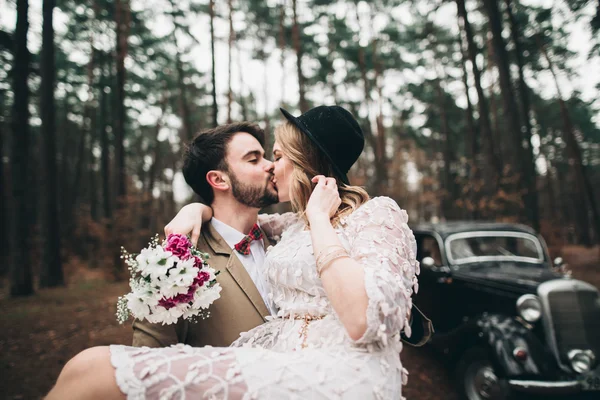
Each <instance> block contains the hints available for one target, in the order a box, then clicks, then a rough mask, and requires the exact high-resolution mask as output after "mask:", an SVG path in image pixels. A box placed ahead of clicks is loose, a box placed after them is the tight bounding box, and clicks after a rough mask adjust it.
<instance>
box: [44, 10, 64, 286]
mask: <svg viewBox="0 0 600 400" xmlns="http://www.w3.org/2000/svg"><path fill="white" fill-rule="evenodd" d="M54 7H55V0H44V3H43V6H42V9H43V11H42V13H43V18H44V19H43V23H42V24H43V28H42V63H41V75H42V82H41V89H40V96H41V104H40V110H41V116H42V141H43V147H44V149H43V153H44V174H43V175H44V177H43V187H44V192H45V193H44V194H45V195H44V197H43V198H44V211H43V216H44V219H43V223H42V228H43V232H44V234H43V235H42V238H43V253H42V254H43V255H42V259H41V263H42V265H41V271H40V287H55V286H61V285H64V278H63V270H62V262H61V257H60V249H61V240H60V227H59V218H58V216H59V213H58V198H57V196H58V193H57V188H58V185H57V179H56V119H55V115H56V105H55V102H54V88H55V84H56V66H55V60H54V27H53V25H52V21H53V15H52V14H53V11H54Z"/></svg>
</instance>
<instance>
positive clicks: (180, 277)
mask: <svg viewBox="0 0 600 400" xmlns="http://www.w3.org/2000/svg"><path fill="white" fill-rule="evenodd" d="M121 253H122V256H121V258H123V259H124V260H125V263H126V264H127V265H128V266H129V271H130V272H131V278H130V280H129V286H130V287H131V292H130V293H128V294H126V295H125V296H121V297H119V300H118V302H117V319H118V321H119V323H121V324H122V323H123V322H125V321H127V320H128V319H129V317H130V316H133V317H134V318H137V319H140V320H141V319H144V318H145V319H147V320H148V321H150V322H152V323H162V324H163V325H167V324H174V323H175V322H177V320H178V319H179V318H180V317H183V318H184V319H189V320H192V321H193V320H195V319H197V318H207V317H208V316H209V315H210V313H209V311H208V308H209V307H210V305H211V304H212V303H213V302H214V301H215V300H217V299H218V298H219V297H221V285H219V284H218V283H217V281H216V275H217V274H218V272H215V270H214V269H212V268H210V267H209V266H208V264H207V263H206V260H207V259H208V254H205V253H201V252H200V251H198V250H196V248H194V247H193V246H192V243H191V242H190V240H189V239H188V238H187V237H186V236H184V235H178V234H171V235H169V236H168V237H167V240H165V241H164V242H163V243H162V244H160V245H159V239H158V235H156V236H155V237H154V238H153V239H152V240H151V242H150V244H149V246H148V247H146V248H144V249H142V251H141V252H140V253H139V254H129V253H127V251H126V250H125V249H124V248H122V247H121Z"/></svg>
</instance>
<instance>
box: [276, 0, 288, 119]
mask: <svg viewBox="0 0 600 400" xmlns="http://www.w3.org/2000/svg"><path fill="white" fill-rule="evenodd" d="M285 3H286V0H282V4H281V6H280V7H279V38H278V42H279V51H280V53H281V54H280V56H279V57H280V60H279V62H280V64H281V102H280V105H281V107H283V105H284V102H285V25H284V22H285Z"/></svg>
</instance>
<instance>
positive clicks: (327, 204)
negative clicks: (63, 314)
mask: <svg viewBox="0 0 600 400" xmlns="http://www.w3.org/2000/svg"><path fill="white" fill-rule="evenodd" d="M312 182H313V183H316V184H317V186H315V189H314V190H313V192H312V194H311V195H310V199H308V203H307V204H306V218H308V222H309V223H310V222H311V221H313V220H315V219H318V218H324V219H327V220H330V219H331V217H333V216H334V215H335V212H336V211H337V210H338V208H339V207H340V204H342V199H341V198H340V194H339V192H338V187H337V183H336V182H335V179H334V178H327V177H325V176H323V175H317V176H315V177H314V178H312Z"/></svg>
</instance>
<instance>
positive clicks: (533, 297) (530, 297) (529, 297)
mask: <svg viewBox="0 0 600 400" xmlns="http://www.w3.org/2000/svg"><path fill="white" fill-rule="evenodd" d="M527 300H535V301H537V302H538V304H539V306H540V316H539V318H537V319H536V320H535V321H529V320H527V319H525V317H524V316H523V314H522V313H521V306H522V305H523V303H524V302H525V301H527ZM517 313H518V314H519V316H520V317H521V318H523V320H525V321H527V322H528V323H530V324H533V323H535V322H538V321H539V320H540V318H542V316H543V315H544V306H543V305H542V302H541V301H540V298H539V297H537V296H536V295H534V294H524V295H523V296H521V297H519V298H518V299H517Z"/></svg>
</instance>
